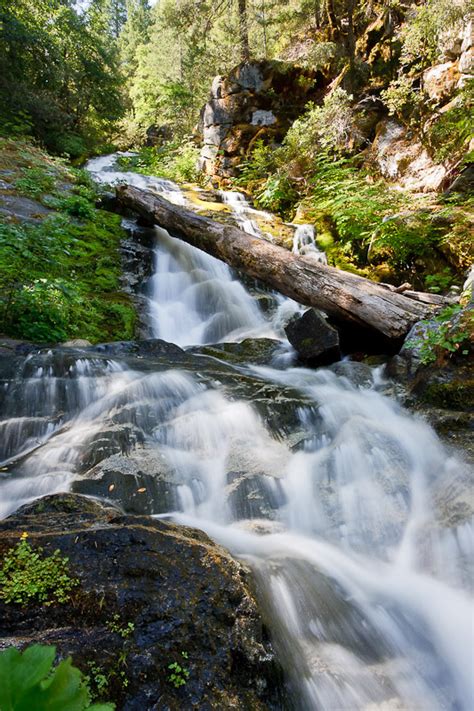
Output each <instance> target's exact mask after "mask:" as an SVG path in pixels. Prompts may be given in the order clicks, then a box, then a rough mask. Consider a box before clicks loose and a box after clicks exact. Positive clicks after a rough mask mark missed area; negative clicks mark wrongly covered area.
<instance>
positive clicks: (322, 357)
mask: <svg viewBox="0 0 474 711" xmlns="http://www.w3.org/2000/svg"><path fill="white" fill-rule="evenodd" d="M285 333H286V335H287V337H288V340H289V342H290V343H291V345H292V346H293V348H294V349H295V350H296V352H297V353H298V355H299V357H300V358H301V360H303V361H305V362H308V363H310V364H311V365H328V364H329V363H333V362H334V361H336V360H339V359H340V358H341V350H340V347H339V334H338V332H337V331H336V329H335V328H333V327H332V326H330V325H329V324H328V322H327V321H326V319H325V318H324V317H323V316H321V315H320V313H319V312H318V311H316V310H315V309H308V311H305V313H304V314H303V315H302V316H299V315H296V316H294V317H293V318H292V319H291V321H290V322H289V323H288V325H287V326H286V327H285Z"/></svg>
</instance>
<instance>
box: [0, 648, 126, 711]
mask: <svg viewBox="0 0 474 711" xmlns="http://www.w3.org/2000/svg"><path fill="white" fill-rule="evenodd" d="M55 656H56V648H55V647H53V646H45V645H40V644H34V645H32V646H30V647H28V648H27V649H25V651H24V652H23V653H21V652H19V651H18V649H16V648H15V647H10V648H8V649H6V650H4V651H3V652H0V708H1V709H2V711H32V710H33V709H34V711H86V709H87V710H88V711H113V709H115V705H114V704H94V705H93V706H91V705H90V701H91V698H90V693H89V690H88V688H87V684H86V680H85V677H84V676H83V675H82V673H81V671H80V670H79V669H76V667H74V666H73V665H72V660H71V658H70V657H69V658H68V659H65V660H63V661H62V662H60V663H59V664H58V665H57V666H54V658H55Z"/></svg>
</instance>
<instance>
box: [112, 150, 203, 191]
mask: <svg viewBox="0 0 474 711" xmlns="http://www.w3.org/2000/svg"><path fill="white" fill-rule="evenodd" d="M198 158H199V149H198V147H197V146H196V145H195V144H194V143H192V142H191V141H188V142H184V143H177V142H176V143H173V142H169V143H164V144H163V145H162V146H157V147H154V148H146V147H144V148H141V149H140V150H139V151H138V153H137V154H136V155H132V156H121V157H120V158H119V160H118V165H119V166H120V167H121V168H122V169H124V170H133V171H136V172H138V173H143V174H145V175H154V176H157V177H160V178H166V179H167V180H173V181H175V182H181V183H183V182H184V183H192V182H198V181H199V180H200V179H201V175H200V173H199V172H198V169H197V161H198Z"/></svg>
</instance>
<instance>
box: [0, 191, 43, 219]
mask: <svg viewBox="0 0 474 711" xmlns="http://www.w3.org/2000/svg"><path fill="white" fill-rule="evenodd" d="M51 213H52V210H50V209H49V208H48V207H45V206H44V205H42V204H41V203H40V202H38V201H37V200H31V199H30V198H27V197H21V196H19V195H10V194H5V193H3V194H1V195H0V216H2V217H4V218H5V217H6V218H7V219H9V220H12V221H13V222H14V221H17V220H20V221H21V222H32V223H35V222H40V221H41V220H42V219H44V218H45V217H46V216H47V215H50V214H51Z"/></svg>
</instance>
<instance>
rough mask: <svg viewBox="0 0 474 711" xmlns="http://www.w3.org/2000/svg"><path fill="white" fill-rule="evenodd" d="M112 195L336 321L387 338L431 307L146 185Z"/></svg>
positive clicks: (123, 188) (395, 337) (147, 218)
mask: <svg viewBox="0 0 474 711" xmlns="http://www.w3.org/2000/svg"><path fill="white" fill-rule="evenodd" d="M117 198H118V200H119V203H121V204H122V205H123V206H125V207H127V208H130V209H131V210H133V211H134V212H136V213H138V215H140V217H141V218H142V220H143V221H145V222H146V223H147V224H156V225H159V226H161V227H163V228H165V229H166V230H168V232H169V233H170V234H171V235H172V236H173V237H178V238H180V239H182V240H184V241H185V242H187V243H188V244H191V245H192V246H193V247H197V248H198V249H201V250H203V251H204V252H207V253H208V254H211V255H212V256H213V257H217V258H218V259H220V260H222V261H223V262H226V263H227V264H228V265H229V266H231V267H234V268H235V269H239V270H241V271H242V272H244V273H245V274H248V275H249V276H251V277H254V278H256V279H260V280H261V281H262V282H264V283H265V284H267V285H268V286H270V287H272V288H273V289H276V290H277V291H279V292H280V293H281V294H283V295H285V296H288V297H290V298H291V299H294V300H295V301H298V302H299V303H301V304H305V305H307V306H314V307H316V308H318V309H321V310H322V311H324V312H325V313H326V314H328V316H331V317H333V318H334V319H335V320H336V321H337V322H338V323H339V324H341V323H342V324H344V323H347V324H349V325H352V326H358V327H363V328H365V329H369V331H372V332H375V333H377V334H381V335H382V336H383V337H384V338H386V339H388V340H389V341H399V340H400V339H402V338H403V337H404V336H405V335H406V334H407V333H408V331H409V330H410V328H411V327H412V326H413V324H414V323H415V322H416V321H419V320H420V319H423V318H426V317H427V316H429V315H430V314H432V313H433V306H432V305H429V304H425V303H422V302H420V301H415V300H413V299H410V298H408V297H407V296H405V295H403V294H397V293H395V292H393V291H390V290H389V289H386V288H384V287H382V286H380V285H379V284H377V283H375V282H372V281H370V280H369V279H364V278H363V277H360V276H357V275H355V274H351V273H349V272H344V271H342V270H340V269H336V268H334V267H329V266H327V265H325V264H321V263H319V262H316V261H315V260H311V259H309V258H307V257H304V256H300V255H297V254H292V253H291V252H289V251H288V250H286V249H284V248H283V247H277V246H276V245H274V244H272V243H271V242H268V241H267V240H265V239H260V238H258V237H254V236H252V235H249V234H247V233H246V232H243V231H242V230H240V229H239V228H237V227H232V226H229V225H226V224H222V223H220V222H215V221H214V220H211V219H209V218H208V217H203V216H202V215H198V214H196V213H195V212H192V211H191V210H187V209H185V208H183V207H181V206H176V205H173V204H171V203H170V202H168V200H165V199H164V198H162V197H160V196H158V195H156V194H154V193H152V192H150V191H148V190H142V189H140V188H135V187H132V186H129V185H124V186H120V187H118V188H117Z"/></svg>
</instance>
